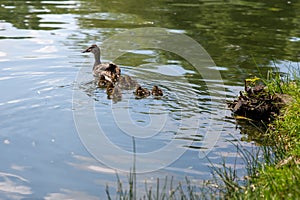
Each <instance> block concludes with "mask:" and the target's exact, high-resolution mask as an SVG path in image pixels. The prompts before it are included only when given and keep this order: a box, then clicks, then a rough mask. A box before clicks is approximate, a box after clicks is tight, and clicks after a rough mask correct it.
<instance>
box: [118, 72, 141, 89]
mask: <svg viewBox="0 0 300 200" xmlns="http://www.w3.org/2000/svg"><path fill="white" fill-rule="evenodd" d="M118 85H119V86H120V88H122V89H125V90H128V89H132V88H135V87H136V86H137V85H138V83H137V81H136V80H133V79H132V78H131V77H130V76H128V75H124V76H120V78H119V82H118Z"/></svg>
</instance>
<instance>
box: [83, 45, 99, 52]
mask: <svg viewBox="0 0 300 200" xmlns="http://www.w3.org/2000/svg"><path fill="white" fill-rule="evenodd" d="M87 52H91V53H93V54H99V53H100V48H99V47H98V46H97V45H96V44H93V45H91V46H90V47H89V48H87V49H86V50H84V51H83V52H82V53H87Z"/></svg>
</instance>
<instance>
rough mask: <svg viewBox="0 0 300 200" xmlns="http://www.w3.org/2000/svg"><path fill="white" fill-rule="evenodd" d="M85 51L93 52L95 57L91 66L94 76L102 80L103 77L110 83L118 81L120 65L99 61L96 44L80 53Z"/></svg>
mask: <svg viewBox="0 0 300 200" xmlns="http://www.w3.org/2000/svg"><path fill="white" fill-rule="evenodd" d="M87 52H91V53H93V54H94V57H95V62H94V66H93V74H94V76H95V77H98V78H100V79H102V80H103V79H104V80H105V81H108V82H110V83H115V82H117V81H118V79H119V77H120V75H121V69H120V67H119V66H117V65H116V64H114V63H101V60H100V55H101V53H100V48H99V47H98V46H97V45H96V44H93V45H91V46H90V47H89V48H87V49H86V50H84V51H83V52H82V53H87Z"/></svg>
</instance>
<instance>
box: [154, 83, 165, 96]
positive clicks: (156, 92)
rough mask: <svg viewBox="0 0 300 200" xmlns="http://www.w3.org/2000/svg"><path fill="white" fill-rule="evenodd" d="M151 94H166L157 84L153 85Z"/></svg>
mask: <svg viewBox="0 0 300 200" xmlns="http://www.w3.org/2000/svg"><path fill="white" fill-rule="evenodd" d="M151 94H152V95H153V96H163V95H164V94H163V91H162V90H161V89H160V88H159V87H158V86H157V85H154V86H153V88H152V91H151Z"/></svg>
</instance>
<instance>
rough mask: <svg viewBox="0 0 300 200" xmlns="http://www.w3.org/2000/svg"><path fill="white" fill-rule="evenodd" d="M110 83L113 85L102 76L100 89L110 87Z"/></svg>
mask: <svg viewBox="0 0 300 200" xmlns="http://www.w3.org/2000/svg"><path fill="white" fill-rule="evenodd" d="M109 83H111V82H109V81H107V80H106V79H105V76H100V78H99V80H98V87H100V88H103V87H104V88H105V87H107V86H108V85H109Z"/></svg>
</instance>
